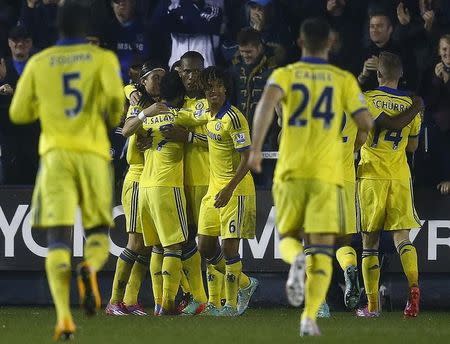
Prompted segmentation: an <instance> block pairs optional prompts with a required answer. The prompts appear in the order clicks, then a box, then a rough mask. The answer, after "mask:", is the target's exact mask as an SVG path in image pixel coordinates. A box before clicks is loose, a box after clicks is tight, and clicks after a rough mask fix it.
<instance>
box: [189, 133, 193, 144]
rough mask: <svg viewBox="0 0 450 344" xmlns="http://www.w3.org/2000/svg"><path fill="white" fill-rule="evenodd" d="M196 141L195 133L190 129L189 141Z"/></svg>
mask: <svg viewBox="0 0 450 344" xmlns="http://www.w3.org/2000/svg"><path fill="white" fill-rule="evenodd" d="M193 141H194V134H193V133H192V132H191V131H190V132H189V133H188V142H189V143H192V142H193Z"/></svg>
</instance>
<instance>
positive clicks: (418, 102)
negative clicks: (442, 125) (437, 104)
mask: <svg viewBox="0 0 450 344" xmlns="http://www.w3.org/2000/svg"><path fill="white" fill-rule="evenodd" d="M411 100H412V104H411V106H412V107H414V108H416V109H417V112H419V111H424V110H425V104H424V102H423V99H422V97H420V96H417V95H414V96H411Z"/></svg>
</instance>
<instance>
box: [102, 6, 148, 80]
mask: <svg viewBox="0 0 450 344" xmlns="http://www.w3.org/2000/svg"><path fill="white" fill-rule="evenodd" d="M111 6H112V9H113V12H114V17H113V18H112V21H111V22H110V23H109V24H108V25H107V30H106V33H105V40H106V45H107V47H108V48H110V49H112V50H114V51H115V52H116V54H117V56H118V58H119V62H120V67H121V73H122V79H123V81H124V82H125V83H128V82H129V77H128V70H129V68H130V66H131V63H132V61H134V60H135V58H136V57H140V58H141V59H142V60H145V59H146V58H147V57H148V56H149V53H150V41H149V39H148V37H147V34H146V33H147V32H148V31H147V30H146V28H145V26H144V23H143V21H142V19H141V18H139V17H138V16H137V14H136V7H135V6H136V0H112V1H111Z"/></svg>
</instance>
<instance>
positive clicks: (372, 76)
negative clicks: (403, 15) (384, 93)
mask: <svg viewBox="0 0 450 344" xmlns="http://www.w3.org/2000/svg"><path fill="white" fill-rule="evenodd" d="M393 31H394V27H393V23H392V20H391V18H389V16H388V15H387V14H385V13H384V12H373V13H371V14H370V19H369V36H370V43H369V45H368V47H366V48H365V49H364V51H363V55H362V56H363V61H364V62H363V63H361V66H363V68H362V71H361V72H360V74H359V76H358V81H359V83H360V85H361V88H362V89H363V90H368V89H373V88H375V87H377V86H378V84H377V79H376V70H377V66H378V55H379V54H380V53H381V52H382V51H387V52H390V53H393V54H396V55H398V56H400V57H401V59H402V64H403V66H404V74H403V79H402V80H401V82H402V83H401V85H399V88H402V89H405V88H406V89H409V90H415V89H416V86H417V75H416V74H417V73H416V70H415V67H414V65H415V63H414V55H413V54H411V52H409V53H407V52H406V49H405V47H403V46H402V44H401V42H398V41H395V40H394V39H393V37H392V33H393Z"/></svg>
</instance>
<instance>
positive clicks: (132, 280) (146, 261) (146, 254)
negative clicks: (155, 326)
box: [123, 233, 152, 315]
mask: <svg viewBox="0 0 450 344" xmlns="http://www.w3.org/2000/svg"><path fill="white" fill-rule="evenodd" d="M132 238H133V240H132V241H130V240H129V244H130V249H131V250H132V251H133V252H136V253H138V256H137V257H136V259H135V261H134V264H133V268H132V269H131V273H130V276H129V279H128V283H127V286H126V289H125V295H124V297H123V303H124V304H125V306H126V308H127V311H128V312H129V313H130V314H134V315H147V313H146V312H145V310H144V308H143V307H142V306H141V304H140V303H139V302H138V296H139V291H140V290H141V285H142V282H143V281H144V278H145V276H146V275H147V271H149V266H150V255H151V252H152V248H151V247H147V246H145V245H144V239H143V237H142V234H141V233H135V234H134V235H132Z"/></svg>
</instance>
